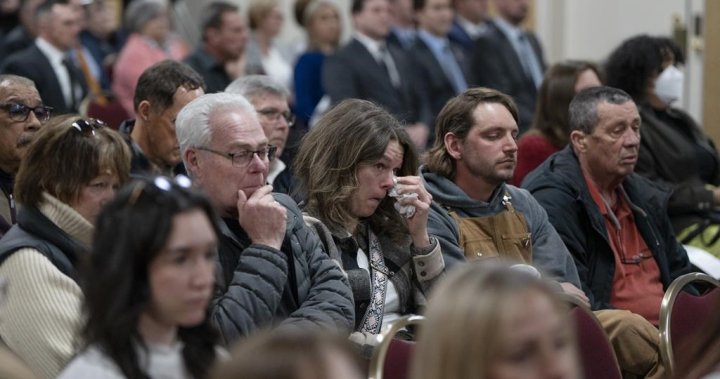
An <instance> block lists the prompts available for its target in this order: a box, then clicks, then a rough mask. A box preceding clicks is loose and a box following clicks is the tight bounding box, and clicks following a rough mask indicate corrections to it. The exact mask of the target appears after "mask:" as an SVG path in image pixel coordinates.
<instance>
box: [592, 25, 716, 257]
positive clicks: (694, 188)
mask: <svg viewBox="0 0 720 379" xmlns="http://www.w3.org/2000/svg"><path fill="white" fill-rule="evenodd" d="M680 63H682V56H681V52H680V49H678V48H677V46H675V44H674V43H673V42H672V41H671V40H670V39H668V38H661V37H651V36H647V35H641V36H636V37H633V38H630V39H628V40H626V41H625V42H623V43H622V44H621V45H620V46H619V47H618V48H616V49H615V51H613V53H612V54H611V55H610V58H609V59H608V61H607V63H606V66H605V73H606V76H607V84H608V85H609V86H611V87H617V88H620V89H623V90H625V91H626V92H627V93H628V94H630V96H632V97H633V99H634V100H635V103H636V104H637V107H638V110H639V112H640V117H641V118H642V126H641V133H642V140H641V147H640V156H639V159H638V163H637V165H636V166H635V171H636V172H637V173H639V174H641V175H644V176H646V177H648V178H650V179H652V180H654V181H656V182H659V183H662V184H664V185H666V186H669V187H671V188H672V189H673V194H672V196H671V197H670V203H669V212H670V218H671V221H672V223H673V227H674V229H675V231H676V233H677V236H678V239H679V240H681V241H682V242H683V243H684V244H687V245H692V246H695V247H698V248H701V249H703V250H707V251H709V252H711V253H712V254H714V255H715V256H718V257H720V242H719V241H720V238H716V237H720V233H719V232H720V228H719V227H718V225H717V224H716V223H715V222H712V220H713V219H715V220H720V213H718V212H717V210H716V209H717V207H718V206H720V187H716V186H717V185H719V184H720V159H719V158H718V152H717V150H716V149H715V146H714V144H713V143H712V141H711V140H710V138H708V136H707V135H705V134H704V133H703V131H702V129H701V128H700V126H699V125H698V124H697V123H696V122H695V121H694V120H693V119H692V118H691V117H690V115H689V114H687V113H686V112H684V111H682V110H680V109H678V108H676V107H673V105H674V104H675V103H676V102H677V101H678V99H679V98H680V97H681V95H682V89H683V73H682V71H680V69H678V67H677V65H678V64H680Z"/></svg>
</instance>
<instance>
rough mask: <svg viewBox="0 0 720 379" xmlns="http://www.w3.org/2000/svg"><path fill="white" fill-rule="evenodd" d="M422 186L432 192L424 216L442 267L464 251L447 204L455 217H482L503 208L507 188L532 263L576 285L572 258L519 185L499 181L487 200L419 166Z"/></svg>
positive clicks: (461, 256) (461, 258) (459, 259)
mask: <svg viewBox="0 0 720 379" xmlns="http://www.w3.org/2000/svg"><path fill="white" fill-rule="evenodd" d="M420 172H421V176H422V178H423V181H424V183H425V188H426V189H427V190H428V192H430V194H431V195H432V196H433V202H432V205H431V207H430V215H429V218H428V234H431V235H433V236H435V237H437V239H438V240H439V241H440V246H441V248H442V252H443V256H444V258H445V266H446V269H452V267H453V265H454V264H457V263H459V262H463V261H465V255H464V253H463V251H462V249H461V248H460V246H459V243H458V241H459V239H460V229H459V228H458V225H457V222H455V219H453V218H452V216H450V215H449V214H448V212H447V210H446V208H451V209H452V210H453V211H455V212H456V213H457V215H458V216H459V217H483V216H491V215H495V214H498V213H500V212H502V211H503V210H505V206H504V205H503V204H502V195H503V194H504V193H505V192H506V191H507V192H508V193H509V194H510V196H511V197H512V204H513V207H514V208H515V210H517V211H518V212H521V213H522V214H523V216H524V217H525V220H526V222H527V224H528V230H529V232H530V235H531V238H532V261H533V266H535V267H536V268H538V269H539V270H540V271H541V272H542V273H543V274H544V275H545V276H548V277H551V278H553V279H555V280H557V281H559V282H569V283H572V284H573V285H575V286H576V287H578V288H580V279H579V277H578V272H577V268H576V267H575V262H574V261H573V259H572V256H570V252H569V251H568V249H567V248H566V247H565V244H563V241H562V239H561V238H560V236H559V235H558V234H557V232H556V231H555V228H553V226H552V225H551V224H550V222H549V221H548V217H547V213H546V212H545V209H543V207H542V206H540V204H539V203H538V202H537V201H536V200H535V198H534V197H532V195H531V194H530V193H529V192H528V191H526V190H524V189H521V188H517V187H515V186H511V185H509V184H501V185H500V186H498V187H497V188H496V189H495V191H494V192H493V194H492V196H491V198H490V201H489V202H487V203H486V202H483V201H478V200H475V199H472V198H470V197H468V196H467V195H466V194H465V192H464V191H463V190H462V189H460V187H458V186H457V185H456V184H455V183H454V182H453V181H452V180H450V179H448V178H446V177H444V176H441V175H437V174H434V173H431V172H429V171H427V168H426V167H425V166H423V167H421V168H420Z"/></svg>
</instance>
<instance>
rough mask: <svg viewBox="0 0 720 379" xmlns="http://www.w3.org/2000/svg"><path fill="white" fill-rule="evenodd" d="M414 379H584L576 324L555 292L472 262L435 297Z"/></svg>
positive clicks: (522, 275)
mask: <svg viewBox="0 0 720 379" xmlns="http://www.w3.org/2000/svg"><path fill="white" fill-rule="evenodd" d="M425 317H426V322H425V324H424V325H423V326H421V327H420V332H419V337H418V341H417V346H416V349H415V353H414V357H413V375H412V378H413V379H445V378H453V379H476V378H487V379H505V378H548V379H550V378H553V379H560V378H562V379H577V378H579V377H580V364H579V362H578V356H577V347H576V341H575V336H574V335H573V332H572V330H573V328H570V327H568V324H569V323H571V320H570V318H569V316H568V313H567V308H566V306H565V304H564V303H563V301H561V300H560V299H558V298H557V297H556V295H555V292H554V291H553V290H552V287H551V286H549V285H548V284H547V283H545V282H543V281H542V280H540V279H538V278H537V276H534V275H532V274H530V273H528V272H525V271H519V270H517V269H513V268H510V267H507V266H504V265H498V264H493V263H488V264H486V265H467V266H463V267H462V268H460V269H458V270H457V271H456V272H454V273H452V274H450V276H448V278H447V279H446V280H445V281H444V282H443V283H441V284H440V285H438V287H437V288H436V290H435V291H434V292H433V293H432V295H431V296H430V300H429V303H428V309H427V312H426V314H425Z"/></svg>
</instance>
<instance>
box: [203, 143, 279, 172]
mask: <svg viewBox="0 0 720 379" xmlns="http://www.w3.org/2000/svg"><path fill="white" fill-rule="evenodd" d="M196 149H198V150H202V151H207V152H209V153H213V154H216V155H220V156H223V157H225V158H229V159H230V160H231V161H232V165H233V166H236V167H245V166H247V165H249V164H250V162H252V160H253V158H254V157H255V155H257V156H258V158H260V159H262V160H265V159H267V160H268V161H271V160H273V158H275V152H276V151H277V146H273V145H268V146H267V147H265V148H263V149H260V150H242V151H238V152H237V153H223V152H222V151H217V150H214V149H211V148H209V147H204V146H200V147H196Z"/></svg>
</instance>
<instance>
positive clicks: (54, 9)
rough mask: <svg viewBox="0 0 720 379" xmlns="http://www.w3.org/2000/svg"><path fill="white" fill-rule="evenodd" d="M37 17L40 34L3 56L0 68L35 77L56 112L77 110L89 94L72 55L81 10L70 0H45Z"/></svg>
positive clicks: (34, 80)
mask: <svg viewBox="0 0 720 379" xmlns="http://www.w3.org/2000/svg"><path fill="white" fill-rule="evenodd" d="M34 20H35V21H34V22H35V23H36V26H37V33H38V34H37V38H35V40H34V42H33V43H31V44H29V45H26V46H25V48H24V49H23V50H20V51H18V52H17V53H15V54H13V55H11V56H9V57H6V58H5V57H3V58H4V60H3V66H2V67H0V72H2V73H4V74H13V75H18V76H22V77H26V78H28V79H30V80H32V81H33V82H34V83H35V86H36V87H37V89H38V92H39V93H40V96H41V97H42V99H43V101H44V102H45V104H47V105H49V106H51V107H53V109H54V110H55V113H57V114H65V113H74V112H77V111H78V108H79V106H80V102H81V101H82V99H83V98H84V97H85V95H86V94H87V86H86V85H85V81H84V80H83V78H82V72H81V71H80V69H79V67H78V66H77V65H76V64H75V62H74V61H73V58H72V54H73V52H74V51H75V47H77V45H78V44H79V39H78V34H79V33H80V30H81V29H82V23H83V19H82V17H81V12H78V10H77V8H76V6H75V5H74V4H72V3H70V2H69V1H68V0H46V1H43V2H42V4H40V5H39V6H38V7H37V9H36V10H35V14H34Z"/></svg>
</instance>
